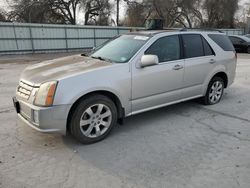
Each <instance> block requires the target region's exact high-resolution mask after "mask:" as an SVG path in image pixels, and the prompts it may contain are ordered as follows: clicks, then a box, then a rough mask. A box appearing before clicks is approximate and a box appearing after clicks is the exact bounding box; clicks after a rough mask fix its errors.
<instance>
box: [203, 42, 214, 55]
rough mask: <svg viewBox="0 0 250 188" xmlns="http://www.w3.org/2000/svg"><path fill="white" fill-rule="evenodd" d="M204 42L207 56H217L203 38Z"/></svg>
mask: <svg viewBox="0 0 250 188" xmlns="http://www.w3.org/2000/svg"><path fill="white" fill-rule="evenodd" d="M202 42H203V46H204V53H205V56H210V55H215V53H214V51H213V50H212V48H211V46H210V45H209V44H208V42H207V41H206V39H204V38H203V37H202Z"/></svg>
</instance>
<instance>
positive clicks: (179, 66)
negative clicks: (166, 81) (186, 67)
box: [173, 64, 183, 70]
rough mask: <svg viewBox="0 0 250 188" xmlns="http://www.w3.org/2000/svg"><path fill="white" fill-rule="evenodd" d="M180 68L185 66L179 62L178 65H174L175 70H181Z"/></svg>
mask: <svg viewBox="0 0 250 188" xmlns="http://www.w3.org/2000/svg"><path fill="white" fill-rule="evenodd" d="M180 69H183V66H182V65H179V64H177V65H175V66H174V67H173V70H180Z"/></svg>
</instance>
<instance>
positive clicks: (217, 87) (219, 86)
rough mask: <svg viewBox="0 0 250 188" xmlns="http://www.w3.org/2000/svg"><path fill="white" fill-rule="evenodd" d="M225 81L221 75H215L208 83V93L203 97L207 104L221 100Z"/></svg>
mask: <svg viewBox="0 0 250 188" xmlns="http://www.w3.org/2000/svg"><path fill="white" fill-rule="evenodd" d="M224 87H225V85H224V81H223V79H221V78H220V77H214V78H213V79H212V80H211V81H210V83H209V84H208V88H207V92H206V95H205V96H204V97H203V103H204V104H205V105H213V104H217V103H218V102H220V100H221V98H222V95H223V92H224Z"/></svg>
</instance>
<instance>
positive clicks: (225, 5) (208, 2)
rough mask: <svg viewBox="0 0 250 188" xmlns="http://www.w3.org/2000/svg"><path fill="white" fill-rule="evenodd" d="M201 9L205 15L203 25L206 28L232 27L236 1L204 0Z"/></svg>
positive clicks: (236, 5) (236, 7)
mask: <svg viewBox="0 0 250 188" xmlns="http://www.w3.org/2000/svg"><path fill="white" fill-rule="evenodd" d="M203 8H204V10H205V12H206V14H207V18H208V19H207V21H206V22H205V25H206V26H208V27H217V28H223V27H230V28H233V27H234V16H235V13H236V11H237V9H238V0H205V3H204V5H203Z"/></svg>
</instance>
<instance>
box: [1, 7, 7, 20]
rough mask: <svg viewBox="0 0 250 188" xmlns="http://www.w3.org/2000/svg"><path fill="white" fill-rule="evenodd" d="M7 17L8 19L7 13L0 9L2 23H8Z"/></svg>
mask: <svg viewBox="0 0 250 188" xmlns="http://www.w3.org/2000/svg"><path fill="white" fill-rule="evenodd" d="M6 17H7V15H6V12H5V11H4V10H3V9H0V21H1V22H6V21H7V18H6Z"/></svg>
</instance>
